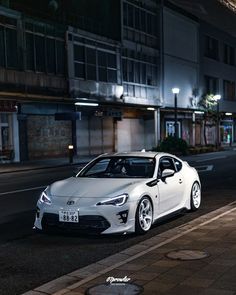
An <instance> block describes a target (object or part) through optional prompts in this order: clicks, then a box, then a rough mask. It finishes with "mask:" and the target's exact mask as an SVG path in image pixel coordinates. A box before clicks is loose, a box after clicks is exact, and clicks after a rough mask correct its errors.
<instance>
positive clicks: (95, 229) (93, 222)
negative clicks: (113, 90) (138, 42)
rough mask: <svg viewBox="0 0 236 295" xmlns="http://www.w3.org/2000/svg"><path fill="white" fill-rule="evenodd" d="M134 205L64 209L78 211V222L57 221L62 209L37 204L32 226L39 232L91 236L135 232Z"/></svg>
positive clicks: (65, 208)
mask: <svg viewBox="0 0 236 295" xmlns="http://www.w3.org/2000/svg"><path fill="white" fill-rule="evenodd" d="M134 208H135V205H134V204H133V203H128V204H127V203H126V204H124V205H123V206H117V207H116V206H107V205H105V206H93V207H87V208H79V209H78V208H71V206H70V207H68V208H67V207H64V208H63V210H70V209H73V210H75V209H76V210H78V211H79V222H78V223H73V222H61V221H59V213H58V212H59V210H62V208H59V207H52V206H49V205H45V204H42V203H41V204H38V206H37V212H36V217H35V223H34V226H35V227H36V228H37V229H40V230H50V229H56V230H62V231H70V232H71V231H72V232H79V233H91V234H112V233H113V234H114V233H124V232H134V231H135V224H134V223H135V222H134V220H135V209H134Z"/></svg>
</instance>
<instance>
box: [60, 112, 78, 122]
mask: <svg viewBox="0 0 236 295" xmlns="http://www.w3.org/2000/svg"><path fill="white" fill-rule="evenodd" d="M55 120H58V121H59V120H61V121H69V120H70V121H71V120H81V112H67V113H56V114H55Z"/></svg>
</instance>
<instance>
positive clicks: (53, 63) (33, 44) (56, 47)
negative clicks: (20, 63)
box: [25, 21, 65, 75]
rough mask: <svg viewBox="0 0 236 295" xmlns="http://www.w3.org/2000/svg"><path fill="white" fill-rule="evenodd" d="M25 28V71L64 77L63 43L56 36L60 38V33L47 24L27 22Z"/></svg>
mask: <svg viewBox="0 0 236 295" xmlns="http://www.w3.org/2000/svg"><path fill="white" fill-rule="evenodd" d="M25 27H26V33H25V46H26V69H27V70H30V71H36V72H43V73H44V72H45V73H49V74H59V75H64V74H65V42H64V40H63V39H60V38H59V37H57V35H56V34H60V36H61V31H58V30H57V31H56V28H54V27H49V26H48V25H47V24H41V23H37V24H36V23H31V22H28V21H26V23H25ZM45 32H47V33H46V34H45ZM56 32H57V33H56ZM49 34H50V35H49Z"/></svg>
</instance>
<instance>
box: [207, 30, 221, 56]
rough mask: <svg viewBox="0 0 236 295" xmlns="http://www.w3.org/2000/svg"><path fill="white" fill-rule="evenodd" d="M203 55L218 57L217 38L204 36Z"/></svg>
mask: <svg viewBox="0 0 236 295" xmlns="http://www.w3.org/2000/svg"><path fill="white" fill-rule="evenodd" d="M205 56H207V57H210V58H213V59H218V58H219V42H218V40H216V39H214V38H212V37H209V36H205Z"/></svg>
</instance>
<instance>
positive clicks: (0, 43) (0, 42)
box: [0, 26, 5, 67]
mask: <svg viewBox="0 0 236 295" xmlns="http://www.w3.org/2000/svg"><path fill="white" fill-rule="evenodd" d="M4 39H5V38H4V28H3V27H1V26H0V66H2V67H4V66H5V44H4V43H5V42H4Z"/></svg>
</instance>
